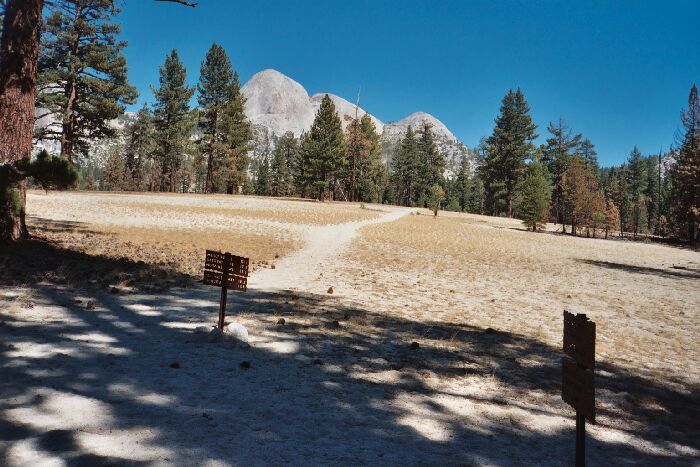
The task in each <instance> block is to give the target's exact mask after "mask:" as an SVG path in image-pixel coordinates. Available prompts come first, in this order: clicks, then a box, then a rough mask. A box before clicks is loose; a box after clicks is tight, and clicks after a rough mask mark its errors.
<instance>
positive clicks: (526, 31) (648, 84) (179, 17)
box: [120, 0, 700, 165]
mask: <svg viewBox="0 0 700 467" xmlns="http://www.w3.org/2000/svg"><path fill="white" fill-rule="evenodd" d="M198 1H199V6H198V7H197V8H196V9H191V8H185V7H181V6H177V5H170V4H167V3H157V2H152V1H148V0H125V1H124V2H123V12H122V13H121V16H120V23H121V24H122V27H123V34H122V37H123V38H124V39H125V40H127V41H128V42H129V46H128V48H127V49H126V56H127V60H128V63H129V76H130V80H131V81H132V83H134V84H135V85H136V86H137V87H138V89H139V91H140V93H141V97H140V102H143V101H148V102H150V101H152V98H153V96H152V93H151V92H150V89H149V86H150V85H153V84H157V82H158V66H159V65H160V64H161V63H162V62H163V60H164V57H165V54H166V53H167V52H168V51H170V50H171V49H173V48H176V49H178V51H179V52H180V54H181V57H182V58H183V61H184V62H185V65H186V66H187V69H188V79H189V81H190V82H191V83H192V84H194V83H196V81H197V78H198V73H199V65H200V62H201V60H202V58H203V57H204V54H205V53H206V51H207V49H208V48H209V47H210V45H211V44H212V42H217V43H219V44H221V45H222V46H224V47H225V48H226V50H227V52H228V53H229V55H230V57H231V59H232V61H233V64H234V68H235V69H236V70H237V71H238V73H239V74H240V76H241V81H242V83H245V81H247V80H248V78H250V76H252V75H253V74H255V73H256V72H258V71H260V70H262V69H265V68H274V69H277V70H279V71H280V72H282V73H284V74H286V75H288V76H290V77H291V78H293V79H294V80H296V81H298V82H300V83H301V84H302V85H303V86H304V87H305V88H306V89H307V91H308V92H309V94H314V93H317V92H331V93H334V94H337V95H339V96H341V97H344V98H346V99H348V100H351V101H352V100H354V99H355V96H356V95H357V91H358V88H360V87H361V88H362V97H361V103H360V105H361V106H362V107H364V108H365V109H366V110H367V111H369V112H370V113H372V114H374V115H376V116H377V117H378V118H380V119H381V120H383V121H385V122H389V121H395V120H399V119H401V118H403V117H405V116H406V115H408V114H410V113H412V112H414V111H417V110H422V111H425V112H428V113H431V114H433V115H435V116H436V117H437V118H439V119H440V120H442V121H443V122H444V123H445V124H446V125H447V127H448V128H450V129H451V130H452V131H453V132H454V133H455V135H456V136H457V137H458V138H460V139H461V140H462V141H463V142H464V143H466V144H467V145H468V146H475V145H476V144H478V142H479V138H480V137H481V136H484V135H488V134H490V132H491V130H492V128H493V119H494V118H495V117H496V115H497V114H498V110H499V106H500V101H501V99H502V97H503V95H504V94H505V93H506V91H507V90H508V89H509V88H515V87H518V86H519V87H521V88H522V89H523V91H524V93H525V96H526V98H527V99H528V101H529V103H530V106H531V108H532V116H533V118H534V120H535V122H536V123H537V124H538V125H539V126H540V128H539V134H540V138H539V139H540V142H542V141H544V138H545V136H546V135H547V132H546V126H547V124H548V122H549V121H553V120H557V119H558V118H559V117H560V116H561V117H562V118H564V120H565V121H566V122H567V123H568V124H569V125H571V126H572V127H573V129H574V130H575V131H577V132H582V133H583V134H584V136H586V137H588V138H590V139H591V140H592V141H593V143H594V144H595V145H596V147H597V149H598V154H599V158H600V160H601V163H603V164H604V165H610V164H618V163H620V162H622V161H623V160H624V159H625V158H626V156H627V154H628V153H629V151H630V150H631V149H632V147H633V146H634V145H637V146H638V147H639V148H640V149H641V150H642V152H643V153H645V154H650V153H657V152H658V151H659V149H660V147H661V146H663V147H664V148H665V149H667V148H668V147H669V145H670V144H671V143H673V141H674V134H675V132H676V131H677V129H678V128H679V126H680V120H679V112H680V110H681V109H682V108H683V107H684V105H685V103H686V101H687V96H688V92H689V90H690V86H691V85H692V84H693V83H694V82H698V84H700V47H699V46H700V36H699V35H698V24H700V23H698V18H700V1H697V0H687V1H680V0H679V1H669V0H667V1H656V2H651V1H641V0H640V1H622V0H609V1H585V0H576V1H574V0H571V1H563V0H562V1H538V0H529V1H516V0H502V1H495V0H494V1H467V0H463V1H447V0H444V1H439V0H434V1H417V0H416V1H411V0H403V1H389V0H375V1H365V0H363V1H360V0H345V1H332V0H328V1H315V0H287V1H272V0H247V1H245V2H239V1H236V0H198ZM135 107H136V106H135Z"/></svg>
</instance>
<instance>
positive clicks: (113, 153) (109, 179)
mask: <svg viewBox="0 0 700 467" xmlns="http://www.w3.org/2000/svg"><path fill="white" fill-rule="evenodd" d="M125 162H126V161H125V159H124V156H123V154H122V148H121V147H120V146H119V145H116V146H114V147H112V148H111V149H110V151H109V153H108V155H107V160H106V161H105V166H104V180H105V187H104V188H105V189H106V190H109V191H122V190H124V189H125V186H126V182H127V168H126V163H125Z"/></svg>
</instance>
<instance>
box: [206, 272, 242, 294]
mask: <svg viewBox="0 0 700 467" xmlns="http://www.w3.org/2000/svg"><path fill="white" fill-rule="evenodd" d="M223 278H224V274H223V273H222V272H215V271H207V270H205V271H204V280H203V281H202V282H203V283H204V284H206V285H213V286H216V287H221V286H222V285H223ZM247 286H248V278H247V277H241V276H236V275H233V274H229V276H228V277H227V280H226V288H227V289H231V290H240V291H243V292H245V291H246V289H247Z"/></svg>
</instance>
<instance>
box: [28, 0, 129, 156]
mask: <svg viewBox="0 0 700 467" xmlns="http://www.w3.org/2000/svg"><path fill="white" fill-rule="evenodd" d="M51 10H52V12H51V14H50V15H49V17H48V18H47V19H46V25H45V28H44V33H43V35H42V41H41V48H42V53H41V55H40V60H39V75H38V79H37V88H38V90H39V92H38V95H37V106H38V107H39V108H40V109H42V110H43V111H44V115H46V116H48V117H50V118H52V119H54V120H56V121H57V122H58V123H57V124H56V125H49V126H46V127H44V128H41V129H40V130H39V132H38V134H37V135H36V136H37V138H39V139H54V140H58V141H60V145H61V156H63V157H65V158H66V159H68V160H69V161H70V160H72V158H73V154H74V153H76V152H77V153H79V154H81V155H87V151H88V138H90V139H94V138H105V137H113V136H114V132H115V130H114V128H113V127H112V126H110V125H109V122H110V120H113V119H115V118H117V117H118V116H119V115H121V114H122V113H123V112H124V104H131V103H133V102H134V100H135V99H136V96H137V92H136V88H134V87H133V86H131V85H130V84H129V83H128V81H127V68H126V59H125V58H124V55H123V54H122V49H123V48H124V46H126V42H120V41H119V40H117V36H118V34H119V33H120V27H119V25H117V24H115V23H111V22H110V21H111V20H112V19H113V18H114V16H115V15H116V14H117V13H119V8H117V7H115V5H114V1H113V0H56V1H55V2H52V3H51Z"/></svg>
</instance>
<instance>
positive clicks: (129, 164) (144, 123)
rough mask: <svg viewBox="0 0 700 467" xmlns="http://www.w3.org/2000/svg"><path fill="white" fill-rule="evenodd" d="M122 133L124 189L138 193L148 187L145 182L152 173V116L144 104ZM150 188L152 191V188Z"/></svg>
mask: <svg viewBox="0 0 700 467" xmlns="http://www.w3.org/2000/svg"><path fill="white" fill-rule="evenodd" d="M124 133H125V139H126V147H125V154H126V177H127V183H126V189H129V190H137V191H140V190H143V189H146V188H147V187H148V185H150V183H148V182H147V181H146V180H147V179H149V178H150V177H149V175H152V174H153V172H154V171H153V165H154V163H153V160H152V157H153V150H154V147H153V115H151V112H150V110H149V109H148V107H147V106H146V105H145V104H144V106H143V107H142V108H141V109H140V110H139V111H138V113H137V114H136V120H134V121H133V122H131V123H129V124H128V125H127V126H126V128H125V129H124ZM149 165H150V166H149ZM150 188H151V189H152V186H151V187H150Z"/></svg>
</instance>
